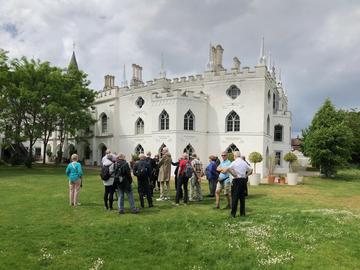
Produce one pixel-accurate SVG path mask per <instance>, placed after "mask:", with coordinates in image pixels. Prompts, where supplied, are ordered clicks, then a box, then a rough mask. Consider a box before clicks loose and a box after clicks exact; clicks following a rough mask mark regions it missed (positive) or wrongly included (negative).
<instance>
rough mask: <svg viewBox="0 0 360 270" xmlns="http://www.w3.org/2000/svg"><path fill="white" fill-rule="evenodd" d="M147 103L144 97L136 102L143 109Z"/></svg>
mask: <svg viewBox="0 0 360 270" xmlns="http://www.w3.org/2000/svg"><path fill="white" fill-rule="evenodd" d="M144 103H145V100H144V99H143V98H142V97H138V98H137V100H136V105H137V106H138V107H139V108H141V107H142V106H143V105H144Z"/></svg>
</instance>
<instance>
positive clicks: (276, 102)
mask: <svg viewBox="0 0 360 270" xmlns="http://www.w3.org/2000/svg"><path fill="white" fill-rule="evenodd" d="M278 110H279V97H278V96H277V95H276V94H275V93H274V94H273V111H274V113H276V112H277V111H278Z"/></svg>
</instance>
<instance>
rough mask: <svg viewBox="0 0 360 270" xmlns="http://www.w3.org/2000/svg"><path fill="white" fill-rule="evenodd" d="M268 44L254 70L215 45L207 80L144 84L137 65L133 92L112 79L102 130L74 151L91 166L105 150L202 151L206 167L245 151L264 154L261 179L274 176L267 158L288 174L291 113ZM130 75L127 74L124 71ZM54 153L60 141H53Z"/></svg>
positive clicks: (99, 105) (104, 92)
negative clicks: (212, 159)
mask: <svg viewBox="0 0 360 270" xmlns="http://www.w3.org/2000/svg"><path fill="white" fill-rule="evenodd" d="M263 52H264V49H263V45H262V47H261V52H260V57H259V61H258V64H257V65H256V66H255V68H254V69H250V68H249V67H241V63H240V61H239V59H238V58H237V57H234V58H233V67H232V68H231V69H230V70H227V69H225V68H224V67H223V65H222V58H223V48H222V47H221V45H217V46H216V47H214V46H211V45H210V49H209V60H208V64H207V69H206V71H204V73H203V74H199V75H195V76H188V77H180V78H173V79H168V78H166V73H165V71H164V69H163V65H162V70H161V72H160V74H159V77H158V78H156V79H154V80H151V81H147V82H146V83H144V82H143V80H142V67H141V66H139V65H136V64H133V65H132V69H133V75H132V79H131V82H130V85H128V84H127V82H126V79H125V76H124V78H123V82H122V84H121V86H116V85H115V77H114V76H111V75H106V76H105V83H104V88H103V89H101V90H100V91H99V92H98V96H97V98H96V102H95V110H93V115H94V118H95V119H97V123H96V124H95V125H94V126H93V127H91V128H90V129H89V130H88V131H87V132H85V133H84V134H83V137H84V138H85V139H86V140H87V142H88V143H86V142H81V143H77V144H76V143H75V142H73V141H72V140H71V139H69V140H68V143H67V147H66V148H67V149H65V151H64V153H65V155H66V153H67V152H70V150H69V148H70V147H73V148H76V149H77V152H78V154H79V155H80V158H81V159H83V160H86V162H87V163H89V164H100V162H101V157H102V156H103V155H104V152H105V149H106V148H110V149H111V150H112V151H113V152H117V153H120V152H121V153H124V154H125V155H126V156H127V157H129V158H130V156H131V154H134V153H141V152H147V151H151V152H152V153H153V154H155V153H159V152H161V149H162V148H163V147H165V146H166V147H168V148H169V150H170V153H171V154H172V157H173V158H174V159H177V158H178V157H180V156H181V154H182V153H183V152H184V151H186V152H189V153H193V152H196V153H197V154H198V156H199V157H200V158H201V159H202V160H203V162H204V163H207V160H208V156H209V155H210V154H215V155H218V156H219V155H220V152H221V151H224V150H226V151H229V152H231V151H234V150H240V151H241V153H242V155H244V156H246V157H247V156H248V155H249V154H250V153H251V152H253V151H257V152H260V153H261V154H262V155H263V157H264V161H263V162H261V163H260V164H258V165H257V172H259V173H261V174H262V176H263V177H264V176H266V175H267V174H268V169H267V168H268V158H267V157H270V156H273V157H274V160H275V162H276V164H277V165H276V169H275V171H276V172H277V173H285V172H287V169H288V166H287V164H285V162H284V161H283V159H282V157H283V156H284V154H285V153H286V152H289V151H290V150H291V113H290V112H289V111H288V101H287V96H286V94H285V92H284V90H283V87H282V83H281V80H280V79H279V78H276V75H275V68H274V67H273V66H272V67H270V65H269V66H268V65H266V58H265V56H264V53H263ZM124 73H125V72H124ZM52 144H53V145H52V146H50V147H52V148H53V149H55V148H56V140H55V139H54V140H53V143H52Z"/></svg>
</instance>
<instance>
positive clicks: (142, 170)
mask: <svg viewBox="0 0 360 270" xmlns="http://www.w3.org/2000/svg"><path fill="white" fill-rule="evenodd" d="M139 159H140V160H138V161H137V162H136V163H135V165H134V170H133V172H134V175H135V176H136V177H137V179H138V192H139V199H140V204H141V207H142V208H144V196H146V198H147V201H148V205H149V207H153V203H152V198H151V193H150V176H151V167H150V164H149V163H148V162H147V161H146V160H145V155H144V154H140V155H139Z"/></svg>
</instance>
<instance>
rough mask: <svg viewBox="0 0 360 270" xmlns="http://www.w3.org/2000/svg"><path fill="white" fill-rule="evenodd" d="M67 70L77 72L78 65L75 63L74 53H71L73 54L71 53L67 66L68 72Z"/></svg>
mask: <svg viewBox="0 0 360 270" xmlns="http://www.w3.org/2000/svg"><path fill="white" fill-rule="evenodd" d="M69 69H76V70H79V67H78V64H77V61H76V57H75V52H74V51H73V53H72V56H71V60H70V63H69V66H68V70H69Z"/></svg>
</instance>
